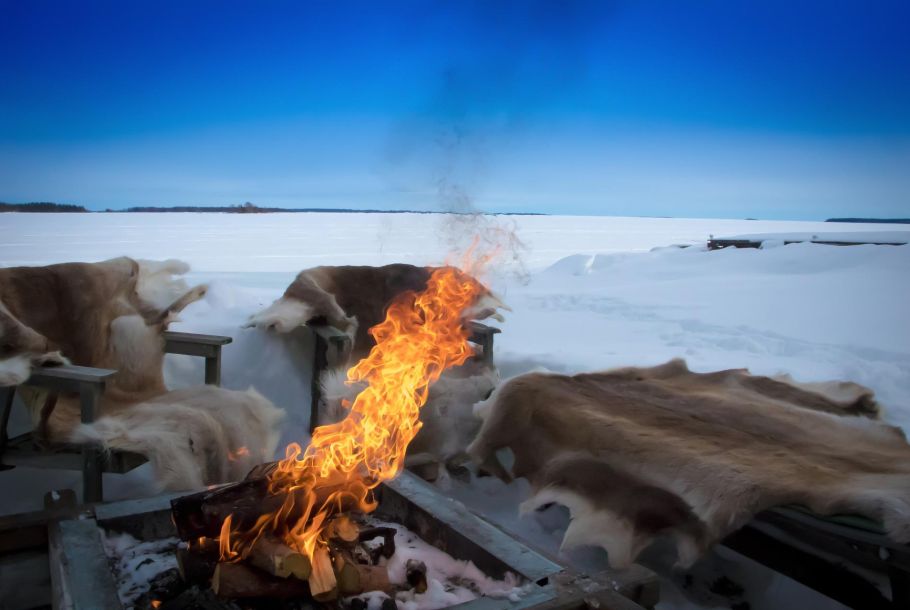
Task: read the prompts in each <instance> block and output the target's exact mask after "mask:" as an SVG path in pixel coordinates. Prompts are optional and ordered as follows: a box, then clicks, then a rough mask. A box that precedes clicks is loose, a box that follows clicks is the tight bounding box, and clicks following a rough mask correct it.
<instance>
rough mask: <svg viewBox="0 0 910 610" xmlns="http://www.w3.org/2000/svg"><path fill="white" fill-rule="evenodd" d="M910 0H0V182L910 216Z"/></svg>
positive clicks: (690, 212)
mask: <svg viewBox="0 0 910 610" xmlns="http://www.w3.org/2000/svg"><path fill="white" fill-rule="evenodd" d="M908 24H910V3H908V2H906V1H898V2H886V1H882V2H836V1H831V0H828V1H826V2H814V1H804V2H776V1H774V0H765V1H761V2H728V1H721V0H717V1H708V0H702V1H692V2H674V1H664V2H646V1H638V2H633V1H630V2H612V3H611V2H608V1H606V0H605V1H602V2H590V1H571V0H561V1H553V2H535V1H531V0H528V1H524V2H518V1H516V2H496V1H494V0H490V1H488V2H472V1H460V2H455V1H453V2H434V1H431V0H414V1H412V2H375V1H374V2H345V1H334V2H302V1H297V2H267V1H263V2H229V1H219V2H166V1H160V0H159V1H155V2H146V1H140V0H132V1H130V2H122V1H117V2H78V3H77V2H72V3H69V2H42V1H40V0H32V1H25V0H21V1H10V0H0V58H2V59H0V200H2V201H14V202H19V201H58V202H67V203H79V204H83V205H86V206H87V207H89V208H91V209H104V208H107V207H111V208H121V207H126V206H131V205H226V204H235V203H241V202H244V201H253V202H255V203H258V204H261V205H272V206H282V207H350V208H380V209H404V208H407V209H425V210H439V209H466V208H475V209H482V210H486V211H508V212H519V211H538V212H548V213H566V214H621V215H643V216H695V217H701V216H707V217H731V218H741V217H759V218H794V219H803V218H804V219H815V218H826V217H830V216H845V215H851V216H878V217H888V216H890V217H893V216H904V217H906V216H910V32H908V29H910V26H908Z"/></svg>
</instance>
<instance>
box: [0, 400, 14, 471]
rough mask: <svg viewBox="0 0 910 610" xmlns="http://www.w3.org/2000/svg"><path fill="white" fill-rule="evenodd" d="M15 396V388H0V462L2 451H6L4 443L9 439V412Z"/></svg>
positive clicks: (0, 460)
mask: <svg viewBox="0 0 910 610" xmlns="http://www.w3.org/2000/svg"><path fill="white" fill-rule="evenodd" d="M15 396H16V388H0V407H2V408H3V413H2V415H0V417H2V419H0V463H2V462H3V453H4V452H5V451H6V443H7V441H8V440H9V430H8V429H7V427H8V426H9V414H10V411H12V409H13V398H15Z"/></svg>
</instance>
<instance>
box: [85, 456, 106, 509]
mask: <svg viewBox="0 0 910 610" xmlns="http://www.w3.org/2000/svg"><path fill="white" fill-rule="evenodd" d="M103 472H104V454H103V453H102V451H101V449H98V448H97V447H83V448H82V502H83V503H84V504H89V503H93V502H102V501H103V500H104V490H103V488H102V478H101V477H102V473H103Z"/></svg>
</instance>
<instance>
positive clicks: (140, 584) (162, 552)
mask: <svg viewBox="0 0 910 610" xmlns="http://www.w3.org/2000/svg"><path fill="white" fill-rule="evenodd" d="M99 529H101V528H99ZM101 541H102V544H103V545H104V553H105V554H106V555H107V557H108V560H109V562H110V563H111V567H112V568H113V571H114V578H115V579H116V581H117V594H118V596H119V597H120V601H121V602H123V605H124V606H125V607H127V608H130V607H132V604H133V603H134V602H135V601H136V599H138V598H139V596H141V595H142V594H143V593H145V592H147V591H148V590H149V584H150V583H151V581H152V579H153V578H155V576H157V575H158V574H161V573H162V572H165V571H167V570H170V569H171V568H176V567H177V557H176V556H175V555H174V552H175V550H176V549H177V545H178V544H179V543H180V541H179V540H178V539H177V538H162V539H160V540H150V541H142V540H137V539H136V538H134V537H132V536H130V535H129V534H121V533H115V532H107V531H106V530H104V529H101Z"/></svg>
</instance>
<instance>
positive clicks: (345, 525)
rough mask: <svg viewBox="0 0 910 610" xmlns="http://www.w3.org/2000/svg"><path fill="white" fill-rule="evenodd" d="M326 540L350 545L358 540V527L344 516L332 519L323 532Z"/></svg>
mask: <svg viewBox="0 0 910 610" xmlns="http://www.w3.org/2000/svg"><path fill="white" fill-rule="evenodd" d="M325 534H326V538H328V539H329V540H333V541H336V542H340V543H342V544H346V545H351V544H354V543H355V542H357V541H358V540H359V539H360V527H359V526H358V525H357V524H356V523H354V522H353V521H352V520H351V519H350V518H349V517H347V516H346V515H340V516H338V517H335V518H334V519H332V521H331V522H330V523H329V525H328V527H326V530H325Z"/></svg>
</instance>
